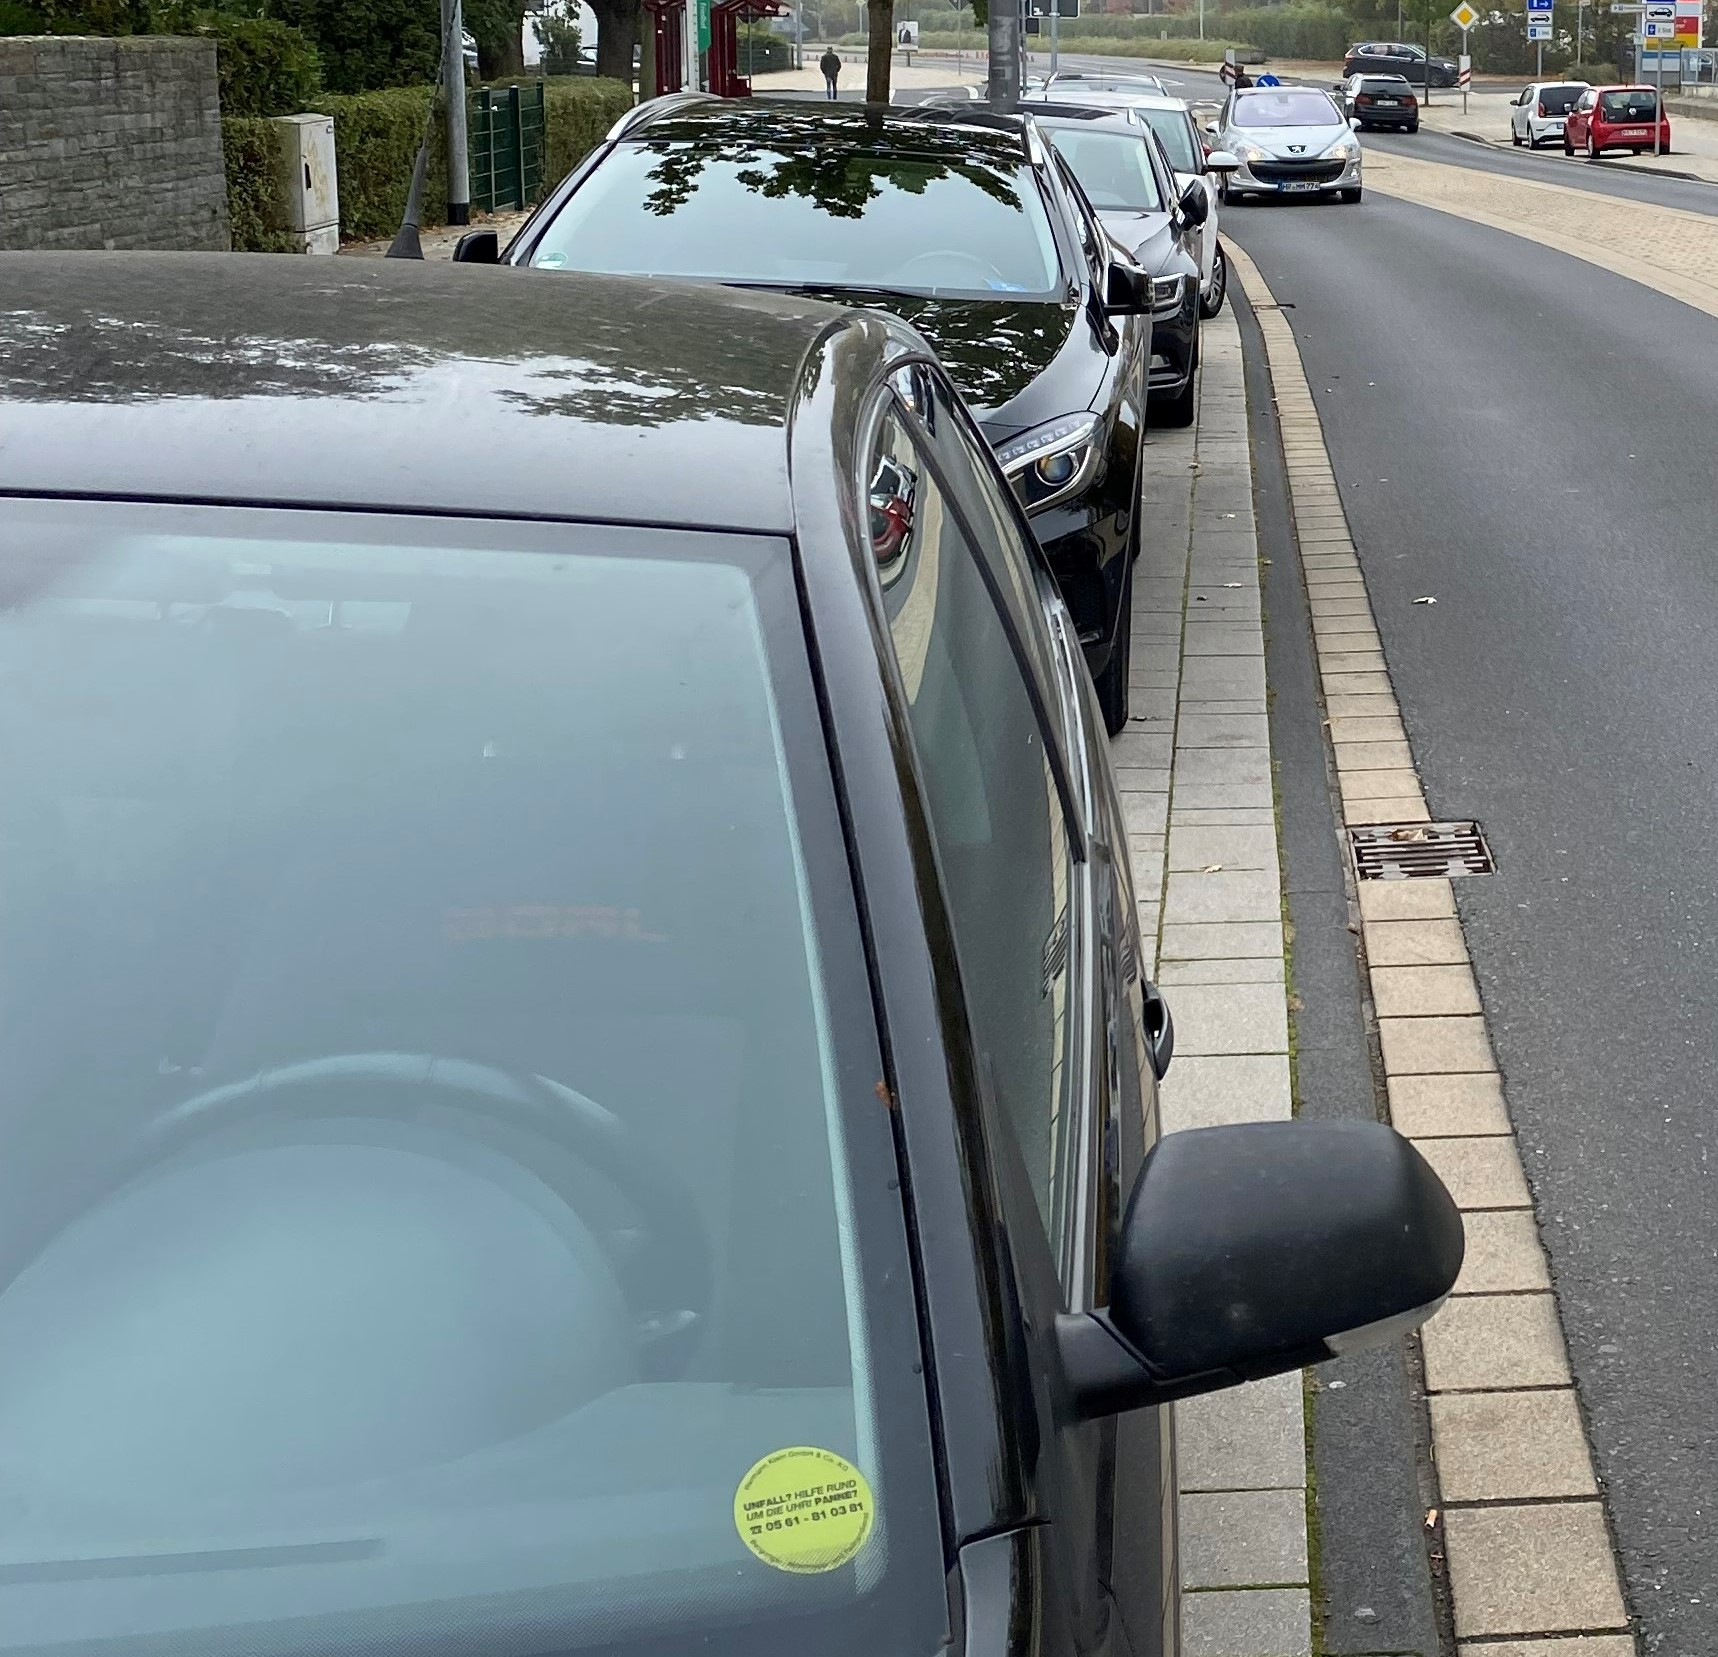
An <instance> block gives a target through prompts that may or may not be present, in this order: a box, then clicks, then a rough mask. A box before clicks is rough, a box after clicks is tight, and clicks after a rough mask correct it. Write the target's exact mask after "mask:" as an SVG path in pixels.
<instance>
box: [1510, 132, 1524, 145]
mask: <svg viewBox="0 0 1718 1657" xmlns="http://www.w3.org/2000/svg"><path fill="white" fill-rule="evenodd" d="M1509 141H1510V143H1512V144H1513V145H1514V146H1515V147H1516V148H1517V149H1520V148H1521V146H1522V143H1523V142H1524V140H1523V139H1522V136H1521V134H1520V133H1518V132H1517V131H1516V130H1515V128H1514V127H1511V128H1510V129H1509Z"/></svg>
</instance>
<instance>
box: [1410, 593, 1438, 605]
mask: <svg viewBox="0 0 1718 1657" xmlns="http://www.w3.org/2000/svg"><path fill="white" fill-rule="evenodd" d="M1414 602H1415V603H1416V604H1436V603H1437V600H1436V599H1435V598H1433V597H1432V596H1431V594H1430V593H1428V594H1427V595H1426V596H1425V597H1424V598H1416V599H1415V600H1414Z"/></svg>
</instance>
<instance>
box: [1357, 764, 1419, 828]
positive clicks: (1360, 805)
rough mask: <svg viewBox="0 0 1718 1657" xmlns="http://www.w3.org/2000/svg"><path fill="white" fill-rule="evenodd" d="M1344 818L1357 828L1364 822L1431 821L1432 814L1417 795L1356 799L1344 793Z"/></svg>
mask: <svg viewBox="0 0 1718 1657" xmlns="http://www.w3.org/2000/svg"><path fill="white" fill-rule="evenodd" d="M1392 746H1396V745H1395V744H1392ZM1368 774H1371V773H1368ZM1342 820H1343V822H1344V823H1345V824H1348V825H1349V826H1351V827H1356V828H1357V827H1359V826H1360V825H1361V824H1363V823H1429V822H1430V821H1431V820H1432V814H1431V812H1430V811H1429V810H1427V808H1426V802H1425V801H1424V800H1422V799H1419V798H1417V797H1416V798H1414V799H1411V800H1355V799H1350V798H1349V797H1348V796H1347V795H1344V796H1343V800H1342Z"/></svg>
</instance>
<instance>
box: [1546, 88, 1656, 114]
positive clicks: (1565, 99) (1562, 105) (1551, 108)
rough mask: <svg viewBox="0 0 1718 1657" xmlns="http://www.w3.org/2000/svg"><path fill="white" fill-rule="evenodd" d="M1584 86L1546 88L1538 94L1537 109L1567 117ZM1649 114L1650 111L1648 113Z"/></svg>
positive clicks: (1579, 98)
mask: <svg viewBox="0 0 1718 1657" xmlns="http://www.w3.org/2000/svg"><path fill="white" fill-rule="evenodd" d="M1586 90H1587V89H1586V87H1584V86H1546V87H1542V88H1541V89H1540V92H1539V108H1540V109H1541V110H1542V111H1543V112H1544V113H1545V114H1546V115H1567V114H1568V113H1569V111H1570V110H1571V109H1573V108H1574V107H1575V105H1576V104H1578V103H1579V102H1580V101H1581V94H1582V93H1583V92H1585V91H1586ZM1648 114H1649V115H1650V114H1651V111H1650V110H1649V111H1648Z"/></svg>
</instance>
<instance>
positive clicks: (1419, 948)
mask: <svg viewBox="0 0 1718 1657" xmlns="http://www.w3.org/2000/svg"><path fill="white" fill-rule="evenodd" d="M1369 884H1371V883H1370V882H1366V881H1362V882H1361V883H1360V893H1361V898H1360V901H1361V904H1362V913H1364V905H1365V903H1366V888H1367V886H1368V885H1369ZM1365 937H1366V960H1367V963H1368V965H1370V966H1374V967H1434V966H1443V965H1446V964H1448V963H1451V962H1456V961H1466V960H1467V941H1466V939H1464V938H1463V937H1462V929H1461V925H1460V923H1459V922H1457V921H1455V920H1423V921H1372V920H1369V921H1367V922H1366V925H1365ZM1477 1068H1482V1069H1486V1070H1489V1069H1491V1068H1492V1067H1491V1066H1490V1065H1484V1066H1479V1067H1477Z"/></svg>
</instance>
